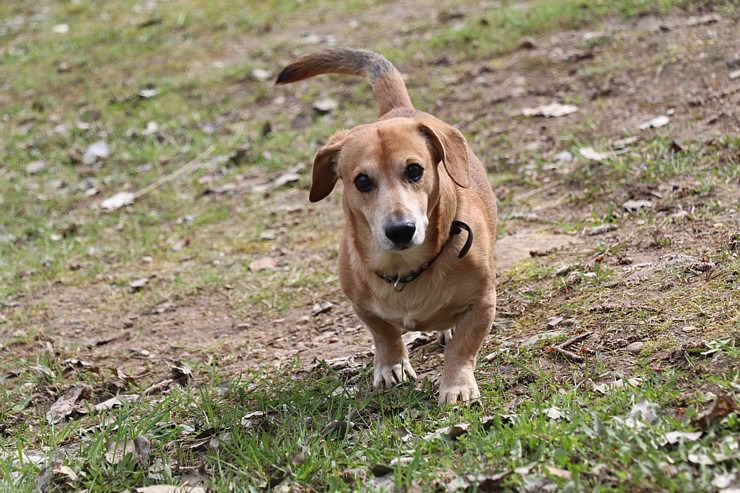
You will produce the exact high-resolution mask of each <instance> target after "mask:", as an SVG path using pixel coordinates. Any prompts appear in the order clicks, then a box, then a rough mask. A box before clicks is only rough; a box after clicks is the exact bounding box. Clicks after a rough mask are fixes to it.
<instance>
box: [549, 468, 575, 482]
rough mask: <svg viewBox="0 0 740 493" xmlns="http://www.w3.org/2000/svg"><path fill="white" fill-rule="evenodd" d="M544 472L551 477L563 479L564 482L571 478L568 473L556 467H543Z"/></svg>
mask: <svg viewBox="0 0 740 493" xmlns="http://www.w3.org/2000/svg"><path fill="white" fill-rule="evenodd" d="M545 471H547V473H548V474H550V475H551V476H556V477H558V478H563V479H565V480H566V481H567V480H570V477H571V474H570V471H566V470H565V469H558V468H557V467H552V466H545Z"/></svg>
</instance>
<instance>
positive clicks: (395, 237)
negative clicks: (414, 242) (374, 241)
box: [385, 223, 416, 245]
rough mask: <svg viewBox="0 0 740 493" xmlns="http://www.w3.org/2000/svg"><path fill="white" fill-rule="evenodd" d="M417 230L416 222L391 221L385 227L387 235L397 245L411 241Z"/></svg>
mask: <svg viewBox="0 0 740 493" xmlns="http://www.w3.org/2000/svg"><path fill="white" fill-rule="evenodd" d="M415 232H416V226H415V225H414V223H391V224H388V225H387V226H386V227H385V236H386V237H387V238H388V239H389V240H391V241H392V242H393V243H395V244H396V245H402V244H404V243H408V242H410V241H411V238H413V237H414V233H415Z"/></svg>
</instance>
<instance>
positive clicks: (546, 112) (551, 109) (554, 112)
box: [522, 103, 578, 118]
mask: <svg viewBox="0 0 740 493" xmlns="http://www.w3.org/2000/svg"><path fill="white" fill-rule="evenodd" d="M576 111H578V106H575V105H573V104H560V103H550V104H545V105H542V106H537V107H536V108H524V109H523V110H522V114H523V115H524V116H544V117H545V118H552V117H560V116H565V115H570V114H571V113H575V112H576Z"/></svg>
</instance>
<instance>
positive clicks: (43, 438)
mask: <svg viewBox="0 0 740 493" xmlns="http://www.w3.org/2000/svg"><path fill="white" fill-rule="evenodd" d="M715 346H716V348H715V349H716V350H715V351H714V352H712V353H711V354H709V355H708V356H703V355H700V354H699V355H697V356H691V357H689V364H690V365H693V366H701V365H703V364H705V363H706V362H707V361H709V362H711V360H712V359H716V358H721V357H727V356H731V357H737V350H736V348H735V347H734V346H731V345H726V344H723V343H719V344H718V345H715ZM540 351H541V349H536V348H535V349H533V350H532V351H530V352H529V353H528V354H527V353H519V354H512V355H505V354H503V353H502V355H501V356H499V357H496V358H493V359H492V360H491V361H490V362H487V363H484V364H482V365H481V367H480V369H479V372H480V374H481V375H483V376H485V377H486V378H484V380H483V381H484V382H485V384H484V386H485V391H484V395H486V396H488V397H487V398H486V399H485V400H484V401H483V402H482V404H481V405H480V406H474V407H472V408H463V409H457V408H454V409H440V408H438V407H437V406H436V405H435V404H433V403H432V401H431V397H432V386H431V384H430V383H429V382H422V383H421V384H419V385H417V386H408V385H407V386H404V387H400V388H397V389H393V390H391V391H383V392H378V391H372V392H367V391H366V390H364V389H366V388H367V387H368V384H369V382H370V378H371V376H370V374H369V372H368V371H367V369H364V368H359V369H357V368H343V369H339V370H337V369H332V368H330V367H328V366H325V365H324V366H320V367H318V368H317V369H315V370H313V371H312V372H311V373H309V374H308V375H305V376H304V377H302V378H295V377H294V368H292V367H291V366H287V367H285V368H281V369H278V370H277V371H270V372H260V371H254V372H252V374H251V375H249V376H248V377H246V378H245V379H242V380H237V381H233V382H222V381H219V380H218V376H217V374H218V372H217V371H216V372H213V373H212V379H211V380H209V381H207V382H204V384H203V385H201V386H198V387H191V386H179V385H175V386H173V387H171V388H170V389H169V390H168V391H166V392H165V393H164V394H162V395H160V396H159V397H158V398H157V399H154V400H152V399H140V400H138V401H136V402H134V403H131V404H126V405H124V406H121V407H120V408H117V409H113V410H112V411H109V412H102V413H93V414H91V415H89V416H88V417H84V416H83V417H82V419H77V420H72V421H68V422H64V423H62V424H60V425H56V426H53V425H45V424H43V422H42V423H39V425H40V428H39V429H38V430H37V431H35V432H34V436H35V437H36V438H35V439H34V440H33V441H32V442H31V443H25V444H24V446H23V447H19V448H18V449H17V450H16V451H12V450H5V452H4V454H3V459H2V460H0V470H2V471H3V481H4V484H5V487H6V488H9V489H12V490H13V491H29V492H30V491H34V488H35V484H34V478H35V477H36V476H37V475H38V474H39V470H40V464H38V463H34V462H33V460H31V459H30V458H25V457H24V456H23V455H22V454H21V450H22V449H25V450H28V448H37V447H38V448H40V449H41V450H44V452H43V456H44V457H45V458H46V459H47V461H48V460H53V461H58V462H59V463H61V464H62V465H65V466H67V467H69V468H70V469H71V470H74V471H76V478H77V479H76V480H72V479H70V477H68V476H66V475H65V474H63V473H60V472H58V471H57V472H56V473H55V474H54V475H53V476H52V478H53V479H52V482H53V484H54V485H55V487H56V488H57V489H58V490H62V491H63V490H68V489H88V490H96V489H100V488H101V486H103V485H105V486H104V488H105V489H106V490H111V491H120V490H123V489H125V488H133V487H136V486H141V485H146V484H156V483H159V482H162V480H164V482H173V481H174V482H178V481H179V480H182V479H183V478H185V477H186V476H187V475H188V474H190V475H191V477H192V474H195V475H196V478H198V479H199V480H200V481H205V482H207V483H208V484H209V485H210V486H209V491H224V492H226V491H231V488H233V487H234V486H236V487H237V489H238V490H240V491H251V490H259V489H264V488H267V489H272V488H273V487H276V486H278V485H283V487H290V488H291V489H292V490H294V491H295V490H297V491H322V490H331V491H356V490H358V489H362V488H363V487H370V489H375V488H380V487H383V486H388V485H394V486H395V487H397V488H410V487H414V486H416V487H419V488H421V489H422V490H425V491H427V490H435V489H437V488H439V487H440V486H442V484H443V483H440V481H441V480H442V479H441V478H444V479H445V480H446V481H447V482H449V481H451V480H452V479H454V478H458V481H461V482H462V483H461V484H462V485H463V487H465V486H466V485H467V483H466V481H470V482H472V485H473V486H472V488H473V489H476V488H481V489H485V487H484V486H483V482H484V478H486V477H496V478H498V479H495V480H491V479H489V480H490V481H493V483H494V484H496V485H497V487H499V488H502V489H504V490H509V489H525V490H526V489H529V488H535V489H536V488H544V487H548V486H547V485H553V486H550V487H556V488H558V489H560V488H562V489H565V490H574V491H581V490H584V489H589V490H591V489H597V490H599V491H634V489H635V488H640V489H649V490H653V491H656V490H661V491H675V490H682V491H707V490H709V489H711V488H712V481H713V480H714V478H715V477H716V476H718V475H721V474H726V473H728V472H729V471H731V470H732V467H733V463H735V464H736V462H735V461H736V460H737V459H736V455H735V453H736V452H735V451H733V450H732V439H731V436H732V434H733V433H737V431H738V425H739V423H738V422H737V418H736V417H731V418H729V419H728V420H726V421H723V422H722V423H716V424H714V425H712V426H711V427H710V428H709V429H707V430H704V431H703V432H702V430H701V429H699V428H698V427H697V426H696V425H695V424H692V420H694V419H695V418H696V417H697V415H698V414H699V413H701V412H702V411H703V410H704V409H705V408H706V407H707V406H708V405H709V401H710V400H711V398H710V397H708V396H707V395H704V394H702V393H701V392H699V393H695V392H694V389H696V388H697V387H698V388H703V389H707V383H706V382H703V381H702V382H700V381H697V380H692V379H691V378H687V377H686V375H685V374H684V373H683V372H681V371H676V370H675V369H674V370H667V371H665V372H659V373H656V372H653V371H644V372H641V373H639V374H638V375H637V379H633V380H631V382H632V383H631V384H625V385H623V386H618V385H613V386H612V387H608V386H607V387H606V390H604V386H603V384H604V383H613V382H614V381H616V378H615V377H614V376H612V375H611V374H610V372H607V371H604V369H603V368H599V364H598V360H597V359H595V360H594V361H592V362H591V363H590V365H589V366H587V367H586V368H589V367H590V368H591V369H590V370H588V371H587V372H585V373H584V372H583V371H582V369H581V368H577V367H574V368H573V369H572V370H571V371H569V372H566V373H565V374H563V375H562V376H560V377H553V375H552V373H551V372H550V371H548V370H547V369H544V368H538V366H539V365H538V363H537V361H538V359H539V358H538V356H537V354H538V353H539V352H540ZM512 363H514V365H512ZM199 371H200V372H203V373H205V374H208V373H209V372H210V371H211V370H210V369H209V368H201V369H199ZM75 377H76V379H81V380H83V381H84V372H83V373H82V374H81V373H77V374H76V375H75ZM736 378H737V374H736V373H735V374H732V373H731V372H730V373H727V372H719V373H718V374H715V375H714V376H713V378H712V383H711V387H710V388H712V389H713V391H715V392H719V391H724V392H731V388H730V384H731V383H732V381H733V380H734V379H736ZM92 380H95V377H93V378H92ZM46 384H47V385H51V384H52V383H51V382H46ZM597 384H598V385H597ZM599 385H600V386H599ZM597 388H600V389H601V391H597V390H596V389H597ZM358 389H359V390H358ZM141 391H143V389H141V388H136V386H135V385H134V386H133V387H131V388H129V389H127V390H126V392H127V393H132V392H141ZM705 392H706V390H705ZM8 397H14V396H13V395H12V394H11V395H9V396H8ZM643 400H645V401H647V402H649V403H650V405H651V407H650V408H651V409H653V408H654V409H655V410H657V412H656V416H654V417H652V418H651V417H648V416H642V419H640V415H638V414H637V411H636V409H640V408H641V405H638V404H639V403H641V402H643ZM19 407H20V406H19ZM19 411H21V409H16V410H10V411H9V413H10V414H13V413H17V412H19ZM6 419H7V416H6ZM93 423H97V425H96V426H92V427H90V425H91V424H93ZM100 423H104V424H102V425H101V424H100ZM350 423H351V424H350ZM449 426H458V428H457V429H456V430H453V431H446V432H444V431H443V432H440V430H444V429H446V428H447V427H449ZM24 431H25V432H26V433H28V432H30V430H23V429H19V430H17V432H21V433H23V432H24ZM697 431H699V432H700V433H698V434H697V436H693V437H692V436H688V435H687V436H684V437H679V438H678V439H677V442H675V443H667V440H668V438H667V437H669V436H670V433H673V432H681V433H694V432H697ZM435 432H440V433H438V435H439V436H436V437H434V436H433V434H434V433H435ZM136 437H144V438H145V439H146V441H147V442H148V443H149V444H150V452H149V453H148V454H146V456H145V457H137V455H136V454H137V453H136V452H135V451H133V450H132V452H131V453H127V454H125V455H124V456H123V457H118V458H116V459H112V458H110V457H109V458H108V459H106V458H104V456H105V454H106V451H110V450H111V448H112V447H113V445H112V444H118V446H123V444H125V443H127V442H129V441H132V440H133V439H134V438H136ZM67 444H69V445H67ZM19 445H20V443H19ZM719 454H726V455H728V456H730V457H735V459H728V460H721V459H719V457H720V455H719ZM699 458H704V459H703V460H706V461H709V462H711V464H698V463H697V461H700V459H699ZM37 460H38V457H37ZM204 471H208V473H206V472H204ZM494 475H495V476H494ZM534 485H539V486H534ZM488 487H489V488H490V487H491V486H490V484H489V486H488Z"/></svg>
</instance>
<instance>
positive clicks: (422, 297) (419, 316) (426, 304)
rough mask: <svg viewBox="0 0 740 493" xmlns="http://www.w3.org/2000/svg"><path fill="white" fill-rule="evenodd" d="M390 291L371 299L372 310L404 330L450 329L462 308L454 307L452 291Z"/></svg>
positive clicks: (407, 288) (407, 287)
mask: <svg viewBox="0 0 740 493" xmlns="http://www.w3.org/2000/svg"><path fill="white" fill-rule="evenodd" d="M409 288H411V286H406V288H405V289H404V291H402V292H400V293H397V292H395V291H393V290H390V291H391V292H389V293H384V295H382V296H378V297H376V298H375V300H373V302H372V305H373V306H372V311H373V312H375V314H376V315H378V316H380V317H381V318H383V319H385V320H387V321H388V322H390V323H392V324H393V325H395V326H397V327H401V328H403V329H404V330H405V331H415V330H418V331H435V330H445V329H448V328H450V327H451V326H452V325H453V324H454V321H455V316H456V315H457V314H458V313H459V312H460V311H461V308H462V307H457V306H455V305H456V304H455V303H454V293H453V292H452V290H442V289H434V290H433V289H429V288H427V289H409Z"/></svg>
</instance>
